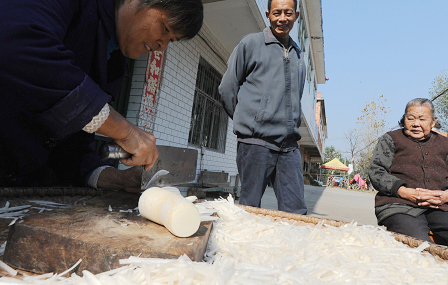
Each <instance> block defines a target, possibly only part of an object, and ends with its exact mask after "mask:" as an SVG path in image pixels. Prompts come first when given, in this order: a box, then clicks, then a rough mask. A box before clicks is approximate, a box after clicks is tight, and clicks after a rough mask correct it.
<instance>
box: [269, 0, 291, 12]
mask: <svg viewBox="0 0 448 285" xmlns="http://www.w3.org/2000/svg"><path fill="white" fill-rule="evenodd" d="M293 1H294V11H297V0H293ZM271 7H272V0H268V11H269V12H270V11H271Z"/></svg>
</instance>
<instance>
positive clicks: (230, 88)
mask: <svg viewBox="0 0 448 285" xmlns="http://www.w3.org/2000/svg"><path fill="white" fill-rule="evenodd" d="M290 43H291V44H290V47H289V49H285V48H284V47H283V45H282V44H281V43H280V42H279V41H278V40H277V39H276V38H275V37H274V35H273V34H272V32H271V29H270V28H266V29H264V31H263V32H260V33H255V34H249V35H247V36H245V37H244V38H243V39H242V40H241V41H240V42H239V44H238V45H237V46H236V47H235V49H234V50H233V52H232V54H231V56H230V58H229V60H228V63H227V65H228V67H227V71H226V72H225V73H224V76H223V78H222V81H221V84H220V86H219V92H220V94H221V98H222V103H223V106H224V109H225V110H226V112H227V114H228V115H229V116H230V118H232V119H233V128H234V133H235V134H236V135H237V136H238V138H239V139H246V138H255V139H261V140H263V141H265V142H266V147H268V148H271V149H275V150H278V149H280V148H283V149H285V148H297V141H298V140H299V139H300V137H301V136H300V133H299V129H298V128H299V126H300V123H301V104H300V100H301V98H302V92H303V86H304V83H305V74H306V69H305V64H304V59H303V55H302V52H301V50H300V48H299V47H298V46H297V44H296V43H295V42H294V41H293V40H292V39H291V38H290Z"/></svg>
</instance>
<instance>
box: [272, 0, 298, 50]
mask: <svg viewBox="0 0 448 285" xmlns="http://www.w3.org/2000/svg"><path fill="white" fill-rule="evenodd" d="M298 17H299V11H297V0H269V1H268V11H266V18H267V19H268V21H269V24H270V28H271V31H272V34H273V35H274V36H275V37H276V38H277V39H278V40H279V41H280V42H282V43H283V44H284V45H289V33H290V32H291V30H292V28H293V27H294V23H295V21H296V20H297V18H298Z"/></svg>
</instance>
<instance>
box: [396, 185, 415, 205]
mask: <svg viewBox="0 0 448 285" xmlns="http://www.w3.org/2000/svg"><path fill="white" fill-rule="evenodd" d="M398 196H400V198H403V199H406V200H409V201H411V202H414V203H418V200H419V199H420V197H419V192H418V190H417V189H414V188H407V187H404V186H401V187H400V188H399V189H398Z"/></svg>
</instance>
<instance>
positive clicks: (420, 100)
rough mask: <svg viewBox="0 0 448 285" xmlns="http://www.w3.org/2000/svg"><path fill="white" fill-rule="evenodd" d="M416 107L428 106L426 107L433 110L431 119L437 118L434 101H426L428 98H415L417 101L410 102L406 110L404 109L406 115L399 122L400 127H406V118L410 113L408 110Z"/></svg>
mask: <svg viewBox="0 0 448 285" xmlns="http://www.w3.org/2000/svg"><path fill="white" fill-rule="evenodd" d="M414 106H417V107H420V106H426V107H428V108H429V109H430V110H431V118H433V119H434V118H435V108H434V104H433V103H432V101H431V100H429V99H426V98H415V99H412V100H411V101H409V102H408V103H407V104H406V108H404V114H403V116H401V119H400V121H399V122H398V124H399V125H400V127H403V126H404V116H405V115H406V113H407V112H408V109H409V108H410V107H414Z"/></svg>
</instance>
